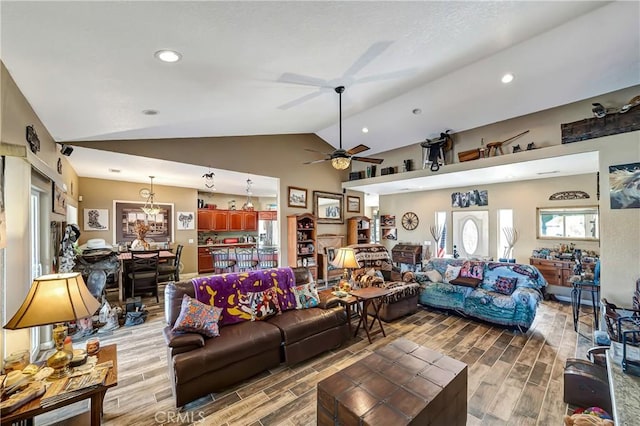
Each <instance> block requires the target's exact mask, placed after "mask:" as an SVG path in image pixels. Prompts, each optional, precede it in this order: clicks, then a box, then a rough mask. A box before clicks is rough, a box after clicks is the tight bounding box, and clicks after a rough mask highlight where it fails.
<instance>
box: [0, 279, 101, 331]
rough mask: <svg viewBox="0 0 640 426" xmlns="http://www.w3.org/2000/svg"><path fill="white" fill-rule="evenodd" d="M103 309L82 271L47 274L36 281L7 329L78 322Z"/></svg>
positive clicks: (6, 326)
mask: <svg viewBox="0 0 640 426" xmlns="http://www.w3.org/2000/svg"><path fill="white" fill-rule="evenodd" d="M99 308H100V302H98V301H97V300H96V299H95V297H93V295H91V293H90V292H89V289H88V288H87V286H86V285H85V283H84V280H83V279H82V275H81V274H80V273H79V272H72V273H68V274H52V275H43V276H41V277H38V278H36V279H35V280H34V281H33V284H32V285H31V288H30V289H29V294H27V297H26V298H25V300H24V302H22V306H20V308H19V309H18V312H16V313H15V315H14V316H13V318H11V319H10V320H9V322H8V323H7V324H6V325H5V326H4V328H8V329H10V330H16V329H19V328H28V327H35V326H39V325H47V324H54V323H58V322H67V321H75V320H76V319H79V318H85V317H88V316H91V315H93V314H94V313H95V312H96V311H97V310H98V309H99Z"/></svg>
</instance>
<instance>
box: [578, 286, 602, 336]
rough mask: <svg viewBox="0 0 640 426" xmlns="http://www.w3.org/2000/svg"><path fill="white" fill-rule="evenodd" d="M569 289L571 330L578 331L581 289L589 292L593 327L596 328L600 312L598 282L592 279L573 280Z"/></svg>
mask: <svg viewBox="0 0 640 426" xmlns="http://www.w3.org/2000/svg"><path fill="white" fill-rule="evenodd" d="M571 284H572V287H573V288H572V289H571V308H572V311H573V330H574V331H578V319H579V317H580V304H581V302H582V290H583V289H584V290H585V291H590V292H591V306H592V308H593V329H594V330H598V329H599V328H600V327H599V321H598V318H599V314H600V309H599V308H600V284H596V283H595V282H593V281H575V282H573V283H571Z"/></svg>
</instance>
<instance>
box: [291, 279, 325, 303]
mask: <svg viewBox="0 0 640 426" xmlns="http://www.w3.org/2000/svg"><path fill="white" fill-rule="evenodd" d="M293 292H294V294H295V295H296V309H307V308H315V307H316V306H318V303H319V302H320V296H318V289H317V288H316V283H307V284H302V285H299V286H296V287H294V288H293Z"/></svg>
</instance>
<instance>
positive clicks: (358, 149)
mask: <svg viewBox="0 0 640 426" xmlns="http://www.w3.org/2000/svg"><path fill="white" fill-rule="evenodd" d="M368 149H371V148H369V147H368V146H366V145H362V144H360V145H358V146H354V147H353V148H351V149H350V150H348V151H347V154H349V155H356V154H360V153H361V152H363V151H366V150H368Z"/></svg>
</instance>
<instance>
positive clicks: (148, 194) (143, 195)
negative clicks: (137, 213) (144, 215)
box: [139, 188, 151, 200]
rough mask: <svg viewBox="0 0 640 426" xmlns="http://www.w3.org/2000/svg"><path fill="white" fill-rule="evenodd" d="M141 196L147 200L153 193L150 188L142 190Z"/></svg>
mask: <svg viewBox="0 0 640 426" xmlns="http://www.w3.org/2000/svg"><path fill="white" fill-rule="evenodd" d="M139 194H140V197H142V198H144V199H145V200H146V199H147V198H149V196H150V195H151V191H150V190H149V188H142V189H141V190H140V192H139Z"/></svg>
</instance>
